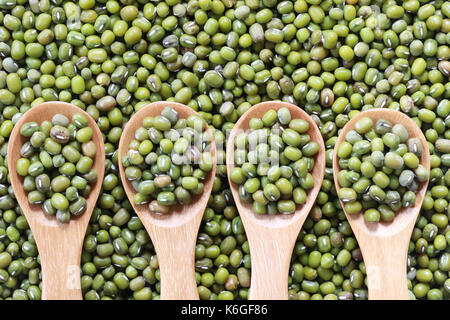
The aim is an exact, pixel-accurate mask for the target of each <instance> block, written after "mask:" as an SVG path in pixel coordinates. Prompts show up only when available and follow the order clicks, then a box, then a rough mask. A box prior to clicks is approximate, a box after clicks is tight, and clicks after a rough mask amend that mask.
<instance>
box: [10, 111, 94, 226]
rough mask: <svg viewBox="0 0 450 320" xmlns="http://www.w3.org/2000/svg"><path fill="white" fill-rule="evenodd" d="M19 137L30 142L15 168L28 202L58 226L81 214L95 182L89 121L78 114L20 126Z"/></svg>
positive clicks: (91, 132) (21, 150) (57, 115)
mask: <svg viewBox="0 0 450 320" xmlns="http://www.w3.org/2000/svg"><path fill="white" fill-rule="evenodd" d="M20 134H21V135H22V136H23V137H26V138H29V140H28V141H26V142H25V143H24V144H23V145H22V147H21V149H20V158H19V159H18V160H17V167H16V171H17V174H19V176H22V177H23V188H24V190H25V191H26V192H27V193H28V194H27V197H28V202H29V203H30V204H32V205H41V208H42V211H43V212H44V213H45V214H46V215H47V216H55V218H56V220H57V221H59V222H61V223H67V222H69V220H70V218H71V216H75V217H76V216H79V215H81V214H82V213H84V211H86V208H87V202H86V197H87V196H88V195H89V193H90V192H91V185H90V184H91V183H93V182H95V181H97V171H96V170H95V169H94V167H93V165H94V158H95V154H96V153H97V147H96V145H95V143H94V141H93V140H92V136H93V130H92V128H91V127H89V126H88V118H87V117H86V116H84V115H83V114H81V113H76V114H74V115H73V117H72V118H71V119H69V118H68V117H66V116H65V115H63V114H55V115H54V116H53V117H52V118H51V121H50V120H44V121H42V123H40V124H39V123H37V122H34V121H31V122H27V123H25V124H23V125H22V127H21V128H20Z"/></svg>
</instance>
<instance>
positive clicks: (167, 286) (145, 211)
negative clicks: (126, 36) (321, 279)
mask: <svg viewBox="0 0 450 320" xmlns="http://www.w3.org/2000/svg"><path fill="white" fill-rule="evenodd" d="M168 106H169V107H172V108H173V109H175V110H176V111H177V112H178V114H179V118H180V119H183V118H187V117H189V116H190V115H198V114H197V112H195V111H194V110H193V109H192V108H189V107H188V106H185V105H183V104H180V103H176V102H168V101H159V102H153V103H150V104H149V105H147V106H145V107H143V108H141V109H140V110H139V111H138V112H136V114H135V115H134V116H133V117H132V118H131V119H130V120H129V121H128V123H127V125H126V126H125V129H124V131H123V134H122V137H121V139H120V142H119V170H120V177H121V180H122V183H123V187H124V189H125V192H126V194H127V196H128V199H129V200H130V203H131V205H132V206H133V208H134V210H135V211H136V213H137V215H138V217H139V219H140V220H141V221H142V223H143V224H144V226H145V228H146V230H147V232H148V233H149V235H150V238H151V239H152V242H153V245H154V247H155V250H156V254H157V257H158V262H159V267H160V272H161V299H165V300H194V299H199V295H198V291H197V284H196V282H195V245H196V240H197V233H198V229H199V227H200V222H201V219H202V216H203V213H204V211H205V208H206V205H207V204H208V200H209V198H210V194H211V190H212V187H213V182H214V177H215V174H216V162H217V160H216V146H215V143H214V137H213V134H212V132H211V130H210V129H209V127H208V126H206V132H208V133H209V135H210V136H211V149H210V153H211V155H212V158H213V168H212V169H211V171H209V172H208V173H207V176H206V178H205V180H204V192H203V193H202V194H201V195H197V196H195V197H193V198H192V201H191V203H190V204H187V205H181V204H176V205H173V206H170V211H169V213H168V214H163V215H159V214H155V213H153V212H152V211H150V209H149V207H148V204H145V205H137V204H135V203H134V195H135V194H136V191H135V189H134V188H133V186H132V184H131V181H129V180H128V179H127V178H126V175H125V168H124V166H123V164H122V159H123V157H124V156H126V154H127V152H128V148H129V145H130V142H131V141H132V140H133V139H135V138H134V136H135V132H136V130H137V129H138V128H139V127H142V120H143V119H144V118H145V117H155V116H158V115H161V111H162V110H163V109H164V108H165V107H168Z"/></svg>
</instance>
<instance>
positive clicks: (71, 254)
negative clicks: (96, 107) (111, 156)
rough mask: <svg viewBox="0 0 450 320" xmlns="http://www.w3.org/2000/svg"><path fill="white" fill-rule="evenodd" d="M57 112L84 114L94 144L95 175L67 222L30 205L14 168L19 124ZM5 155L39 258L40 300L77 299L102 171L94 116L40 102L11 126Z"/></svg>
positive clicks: (23, 139)
mask: <svg viewBox="0 0 450 320" xmlns="http://www.w3.org/2000/svg"><path fill="white" fill-rule="evenodd" d="M57 113H60V114H63V115H65V116H66V117H68V118H69V119H71V118H72V116H73V115H74V114H76V113H81V114H83V115H84V116H86V118H87V119H88V121H89V122H88V123H89V126H90V127H91V128H92V130H93V133H94V134H93V136H92V141H93V142H94V143H95V145H96V147H97V153H96V155H95V159H94V164H93V168H94V169H95V170H97V175H98V178H97V181H96V182H94V183H93V184H92V185H91V187H92V190H91V192H90V193H89V196H88V197H87V199H86V202H87V203H86V204H87V208H86V211H85V212H84V213H83V214H81V215H80V216H78V217H74V216H71V218H70V221H69V222H68V223H60V222H58V221H57V220H56V218H55V217H49V216H47V215H45V213H44V212H43V211H42V208H41V206H40V205H31V204H30V203H29V202H28V197H27V192H25V190H24V188H23V180H24V178H23V177H21V176H19V175H18V174H17V171H16V164H17V160H18V159H19V158H20V157H21V156H20V149H21V147H22V145H23V144H24V143H25V142H26V141H28V140H29V138H26V137H23V136H22V135H21V134H20V128H21V127H22V125H23V124H25V123H26V122H29V121H35V122H37V123H38V124H41V123H42V121H44V120H51V119H52V117H53V116H54V115H55V114H57ZM7 158H8V168H9V175H10V178H11V185H12V187H13V190H14V194H15V196H16V199H17V201H18V202H19V205H20V207H21V208H22V211H23V214H24V215H25V218H26V219H27V221H28V224H29V226H30V228H31V231H32V233H33V236H34V239H35V241H36V245H37V248H38V251H39V256H40V259H41V268H42V299H45V300H81V299H82V295H81V282H80V277H81V275H80V260H81V250H82V247H83V241H84V236H85V233H86V228H87V225H88V223H89V219H90V217H91V214H92V211H93V210H94V208H95V203H96V201H97V197H98V195H99V193H100V188H101V186H102V183H103V175H104V172H105V147H104V144H103V137H102V134H101V132H100V129H99V128H98V126H97V124H96V123H95V121H94V119H92V118H91V116H89V115H88V114H87V113H86V112H85V111H83V110H82V109H80V108H79V107H76V106H74V105H72V104H69V103H65V102H44V103H42V104H40V105H37V106H35V107H33V108H31V109H30V110H28V111H27V112H25V114H24V115H23V116H22V117H21V118H20V120H19V121H18V122H17V123H16V125H15V126H14V129H13V131H12V132H11V136H10V138H9V143H8V155H7Z"/></svg>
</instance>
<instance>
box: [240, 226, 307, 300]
mask: <svg viewBox="0 0 450 320" xmlns="http://www.w3.org/2000/svg"><path fill="white" fill-rule="evenodd" d="M247 236H248V240H249V246H250V255H251V257H252V259H251V262H252V273H251V283H250V296H249V299H250V300H287V299H288V273H289V264H290V260H291V256H292V250H293V248H294V244H295V240H296V238H297V236H298V232H296V230H293V229H292V228H278V229H272V228H267V227H263V226H261V225H256V226H254V227H252V228H251V231H250V230H249V232H247Z"/></svg>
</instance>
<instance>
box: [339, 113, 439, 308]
mask: <svg viewBox="0 0 450 320" xmlns="http://www.w3.org/2000/svg"><path fill="white" fill-rule="evenodd" d="M362 117H369V118H371V119H372V120H373V123H374V124H375V123H376V121H377V120H378V119H385V120H388V121H390V122H391V123H392V125H395V124H397V123H400V124H402V125H403V126H405V128H406V129H407V130H408V134H409V138H411V137H415V138H418V139H420V141H421V143H422V147H423V153H422V156H421V157H420V163H421V164H422V165H423V166H424V167H425V168H426V169H427V170H428V171H429V170H430V151H429V149H428V143H427V140H426V139H425V137H424V135H423V133H422V131H421V130H420V128H419V127H418V126H417V125H416V123H415V122H414V121H413V120H411V119H410V118H409V117H408V116H407V115H405V114H403V113H401V112H398V111H395V110H391V109H381V108H379V109H371V110H367V111H364V112H361V113H358V114H357V115H356V116H354V117H353V118H352V119H351V120H350V121H349V122H347V124H346V125H345V126H344V128H342V131H341V133H340V134H339V137H338V140H337V141H336V145H335V148H334V152H333V175H334V184H335V186H336V191H337V192H339V190H340V188H341V187H340V186H339V183H338V180H337V175H338V173H339V171H340V167H339V162H338V157H337V147H338V146H339V145H340V144H341V143H342V142H343V141H345V135H346V134H347V132H348V131H349V130H352V129H354V127H355V123H356V122H357V121H358V120H359V119H361V118H362ZM427 186H428V180H427V181H425V182H423V183H422V184H421V186H420V188H419V189H418V190H417V192H416V202H415V204H414V206H413V207H411V208H403V209H401V210H400V211H399V212H398V213H397V214H396V217H395V219H394V220H393V221H392V222H378V223H369V222H367V221H366V219H365V218H364V215H363V214H353V215H351V214H347V212H345V215H346V216H347V219H348V222H349V223H350V226H351V227H352V230H353V232H354V233H355V235H356V239H357V240H358V244H359V247H360V249H361V252H362V255H363V258H364V264H365V266H366V270H367V280H368V287H369V299H371V300H387V299H389V300H399V299H402V300H407V299H409V294H408V287H407V278H406V261H407V253H408V246H409V241H410V238H411V233H412V230H413V228H414V224H415V222H416V220H417V217H418V215H419V211H420V208H421V206H422V202H423V199H424V196H425V192H426V191H427ZM341 205H342V207H344V204H343V203H342V201H341ZM344 211H345V210H344Z"/></svg>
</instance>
